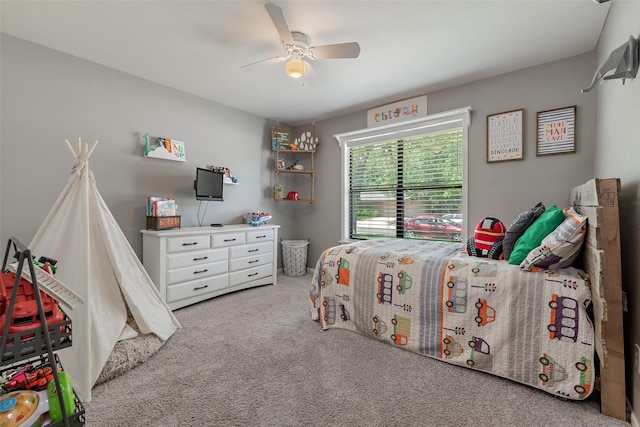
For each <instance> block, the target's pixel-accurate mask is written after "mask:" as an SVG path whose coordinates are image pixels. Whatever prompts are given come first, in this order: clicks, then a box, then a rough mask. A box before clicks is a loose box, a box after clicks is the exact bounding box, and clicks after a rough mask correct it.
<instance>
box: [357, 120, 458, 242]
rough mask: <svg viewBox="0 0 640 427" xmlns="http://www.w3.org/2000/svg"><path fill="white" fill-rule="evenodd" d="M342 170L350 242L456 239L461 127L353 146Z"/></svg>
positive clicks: (433, 128) (432, 130)
mask: <svg viewBox="0 0 640 427" xmlns="http://www.w3.org/2000/svg"><path fill="white" fill-rule="evenodd" d="M414 133H415V132H414ZM348 169H349V170H348V192H349V194H348V205H349V208H348V218H349V237H350V238H353V239H366V238H372V237H383V236H387V237H409V238H427V239H438V240H461V236H462V224H461V223H460V222H461V218H462V217H461V212H462V197H463V191H462V190H463V128H462V123H460V124H459V125H458V126H455V127H453V128H445V129H444V130H443V129H442V127H437V126H436V127H430V128H425V133H422V134H418V135H412V136H408V137H405V138H402V139H391V140H387V141H376V142H369V143H366V142H360V143H359V144H354V146H350V147H349V150H348ZM451 216H454V217H455V219H456V220H457V221H458V222H455V221H452V220H450V219H449V218H448V217H451Z"/></svg>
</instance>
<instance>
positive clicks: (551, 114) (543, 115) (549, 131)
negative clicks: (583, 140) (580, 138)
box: [536, 105, 576, 156]
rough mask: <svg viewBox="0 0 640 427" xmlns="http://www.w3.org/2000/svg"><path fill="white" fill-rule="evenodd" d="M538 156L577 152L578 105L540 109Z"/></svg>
mask: <svg viewBox="0 0 640 427" xmlns="http://www.w3.org/2000/svg"><path fill="white" fill-rule="evenodd" d="M537 116H538V119H537V120H538V137H537V142H536V156H548V155H551V154H563V153H575V152H576V106H575V105H573V106H571V107H564V108H557V109H555V110H547V111H540V112H538V114H537Z"/></svg>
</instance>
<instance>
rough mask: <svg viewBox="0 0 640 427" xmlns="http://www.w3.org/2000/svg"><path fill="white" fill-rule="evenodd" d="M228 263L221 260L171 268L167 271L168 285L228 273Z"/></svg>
mask: <svg viewBox="0 0 640 427" xmlns="http://www.w3.org/2000/svg"><path fill="white" fill-rule="evenodd" d="M227 264H228V263H227V261H219V262H212V263H209V264H200V265H193V266H191V267H184V268H176V269H173V270H169V271H167V285H172V284H174V283H179V282H186V281H188V280H196V279H200V278H203V277H209V276H215V275H216V274H222V273H226V272H227V268H228V265H227Z"/></svg>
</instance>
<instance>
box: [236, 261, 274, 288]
mask: <svg viewBox="0 0 640 427" xmlns="http://www.w3.org/2000/svg"><path fill="white" fill-rule="evenodd" d="M272 273H273V264H265V265H261V266H259V267H253V268H249V269H246V270H241V271H234V272H232V273H229V286H235V285H239V284H241V283H246V282H250V281H252V280H256V279H262V278H263V277H269V276H271V274H272Z"/></svg>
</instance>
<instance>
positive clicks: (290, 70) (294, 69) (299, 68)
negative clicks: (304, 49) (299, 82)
mask: <svg viewBox="0 0 640 427" xmlns="http://www.w3.org/2000/svg"><path fill="white" fill-rule="evenodd" d="M285 69H286V70H287V74H288V75H289V77H293V78H294V79H299V78H300V77H304V75H305V74H306V72H307V64H306V63H305V62H304V61H302V60H300V59H295V58H294V59H292V60H291V61H289V62H287V65H285Z"/></svg>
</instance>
